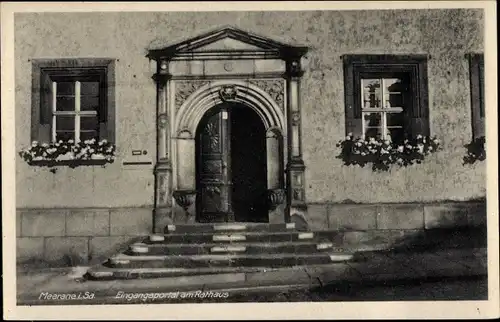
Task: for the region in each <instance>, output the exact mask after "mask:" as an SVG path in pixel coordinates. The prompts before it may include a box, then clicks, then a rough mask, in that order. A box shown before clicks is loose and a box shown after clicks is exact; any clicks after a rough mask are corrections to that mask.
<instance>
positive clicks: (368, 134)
mask: <svg viewBox="0 0 500 322" xmlns="http://www.w3.org/2000/svg"><path fill="white" fill-rule="evenodd" d="M381 137H382V128H381V127H368V128H365V138H376V139H380V138H381Z"/></svg>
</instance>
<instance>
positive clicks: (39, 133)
mask: <svg viewBox="0 0 500 322" xmlns="http://www.w3.org/2000/svg"><path fill="white" fill-rule="evenodd" d="M37 89H38V90H37ZM32 104H33V108H32V127H31V129H32V139H33V140H36V141H40V142H58V141H70V140H71V141H73V142H80V141H85V140H88V139H96V140H102V139H107V140H108V141H110V142H113V141H114V61H113V60H109V59H59V60H35V61H33V98H32Z"/></svg>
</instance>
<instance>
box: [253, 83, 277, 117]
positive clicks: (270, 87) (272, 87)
mask: <svg viewBox="0 0 500 322" xmlns="http://www.w3.org/2000/svg"><path fill="white" fill-rule="evenodd" d="M248 82H249V83H250V84H253V85H255V86H258V87H260V88H261V89H263V90H264V91H265V92H266V93H267V94H269V95H270V96H271V97H272V98H273V100H274V101H275V102H276V104H278V106H279V108H280V109H281V110H282V111H284V110H285V82H284V80H282V79H252V80H249V81H248Z"/></svg>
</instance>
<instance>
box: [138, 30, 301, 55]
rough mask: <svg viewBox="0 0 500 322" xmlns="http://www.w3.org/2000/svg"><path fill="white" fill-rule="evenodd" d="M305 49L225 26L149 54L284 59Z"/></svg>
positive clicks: (299, 53)
mask: <svg viewBox="0 0 500 322" xmlns="http://www.w3.org/2000/svg"><path fill="white" fill-rule="evenodd" d="M306 52H307V47H302V46H292V45H288V44H284V43H282V42H279V41H276V40H272V39H270V38H266V37H262V36H258V35H254V34H251V33H248V32H246V31H243V30H240V29H237V28H234V27H224V28H221V29H217V30H214V31H211V32H208V33H205V34H202V35H200V36H197V37H194V38H190V39H188V40H185V41H182V42H180V43H177V44H174V45H171V46H167V47H164V48H161V49H151V50H149V53H148V57H149V58H151V59H154V60H172V59H176V58H177V59H183V58H185V59H188V58H189V59H193V58H195V57H199V58H205V59H210V58H212V56H214V57H216V56H217V55H232V54H234V55H240V56H242V58H245V57H247V56H248V58H253V57H254V56H259V57H262V56H264V57H267V58H282V59H285V58H287V57H295V58H297V57H301V56H302V55H304V54H305V53H306Z"/></svg>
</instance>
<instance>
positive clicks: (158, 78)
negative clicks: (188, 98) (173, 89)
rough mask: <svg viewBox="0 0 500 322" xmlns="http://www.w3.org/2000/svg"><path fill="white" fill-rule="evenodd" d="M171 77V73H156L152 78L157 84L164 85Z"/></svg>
mask: <svg viewBox="0 0 500 322" xmlns="http://www.w3.org/2000/svg"><path fill="white" fill-rule="evenodd" d="M171 78H172V75H171V74H160V73H156V74H154V75H153V80H154V81H155V82H156V83H157V84H158V85H165V84H166V83H167V81H168V80H170V79H171Z"/></svg>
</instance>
